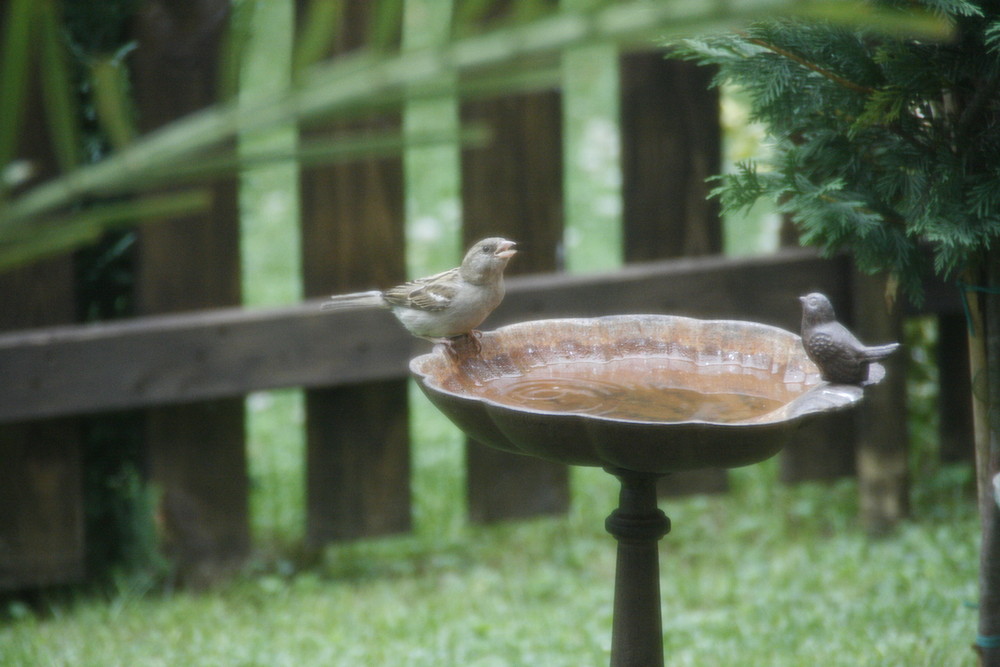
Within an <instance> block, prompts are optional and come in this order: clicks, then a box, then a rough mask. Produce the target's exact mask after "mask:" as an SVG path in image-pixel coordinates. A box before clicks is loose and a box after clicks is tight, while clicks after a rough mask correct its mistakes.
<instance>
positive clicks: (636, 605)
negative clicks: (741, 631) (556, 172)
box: [410, 315, 863, 667]
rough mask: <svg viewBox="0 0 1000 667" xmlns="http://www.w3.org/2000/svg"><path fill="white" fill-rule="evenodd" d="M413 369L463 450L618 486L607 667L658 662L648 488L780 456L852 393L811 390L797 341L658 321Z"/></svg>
mask: <svg viewBox="0 0 1000 667" xmlns="http://www.w3.org/2000/svg"><path fill="white" fill-rule="evenodd" d="M476 347H477V346H473V345H469V346H463V347H461V348H455V349H454V350H453V351H451V352H447V351H445V350H443V349H440V348H439V349H436V350H435V351H434V352H432V353H430V354H425V355H422V356H420V357H417V358H415V359H413V360H412V361H411V362H410V370H411V371H412V372H413V374H414V375H415V376H416V377H417V379H418V381H419V384H420V387H421V388H422V389H423V391H424V393H425V394H426V395H427V396H428V398H430V400H431V401H432V402H433V403H434V404H435V405H436V406H437V407H438V408H439V409H440V410H441V411H442V412H443V413H444V414H445V415H446V416H447V417H448V418H449V419H451V420H452V421H453V422H454V423H455V424H456V425H457V426H458V427H459V428H461V429H462V430H463V431H465V433H466V434H468V435H469V436H470V437H471V438H473V439H474V440H478V441H479V442H481V443H483V444H485V445H489V446H490V447H494V448H497V449H501V450H504V451H508V452H513V453H518V454H526V455H529V456H537V457H539V458H543V459H547V460H550V461H556V462H560V463H566V464H570V465H583V466H599V467H603V468H604V469H605V470H607V471H608V472H609V473H611V474H613V475H615V476H616V477H617V478H618V479H619V480H620V482H621V495H620V498H619V505H618V508H617V509H615V510H614V511H613V512H612V513H611V515H610V516H609V517H608V519H607V522H606V527H607V529H608V532H610V533H611V534H612V535H613V536H614V537H615V539H616V540H617V541H618V565H617V572H616V577H615V600H614V621H613V629H612V642H611V665H612V667H625V666H642V667H649V666H655V665H662V664H663V631H662V623H661V618H660V577H659V560H658V547H657V543H658V541H659V539H660V538H661V537H663V536H664V535H665V534H666V533H667V532H668V531H669V530H670V520H669V519H668V518H667V516H666V515H665V514H664V513H663V512H662V511H661V510H660V509H659V508H658V507H657V499H656V481H657V480H658V479H659V478H660V477H661V476H663V475H666V474H669V473H671V472H680V471H684V470H696V469H699V468H733V467H737V466H743V465H748V464H751V463H756V462H759V461H763V460H764V459H767V458H769V457H771V456H773V455H774V454H776V453H777V452H778V451H779V450H780V449H781V447H782V446H783V445H784V443H785V442H786V440H787V439H788V438H789V437H790V436H791V435H792V433H793V432H794V431H795V429H796V428H797V427H798V426H799V425H800V424H801V423H802V422H803V421H804V420H806V419H808V418H810V417H812V416H816V415H820V414H823V413H826V412H831V411H835V410H841V409H845V408H848V407H850V406H852V405H854V404H856V403H857V402H858V401H860V400H861V398H862V396H863V392H862V389H861V388H860V387H856V386H852V385H831V384H829V383H826V382H823V381H821V380H820V377H819V372H818V370H817V368H816V366H815V365H814V364H813V363H812V362H811V361H809V359H808V357H806V354H805V351H804V350H803V348H802V344H801V341H800V339H799V337H798V336H797V335H795V334H792V333H790V332H788V331H785V330H783V329H778V328H775V327H771V326H766V325H763V324H756V323H753V322H739V321H732V320H714V321H712V320H696V319H690V318H685V317H672V316H665V315H618V316H611V317H601V318H595V319H563V320H538V321H533V322H524V323H521V324H514V325H511V326H506V327H501V328H500V329H497V330H496V331H492V332H486V333H483V334H482V336H481V338H480V339H479V346H478V348H479V349H478V350H477V349H476Z"/></svg>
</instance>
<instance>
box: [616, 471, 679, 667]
mask: <svg viewBox="0 0 1000 667" xmlns="http://www.w3.org/2000/svg"><path fill="white" fill-rule="evenodd" d="M608 472H610V473H611V474H613V475H615V476H616V477H618V479H619V480H621V484H622V489H621V496H620V498H619V503H618V509H616V510H615V511H614V512H612V513H611V515H610V516H609V517H608V518H607V521H606V522H605V527H606V528H607V530H608V532H609V533H611V534H612V535H613V536H614V537H615V539H617V540H618V565H617V570H616V573H615V608H614V623H613V627H612V634H611V667H657V666H659V667H662V665H663V624H662V620H661V617H660V562H659V552H658V546H657V542H658V541H659V539H660V538H661V537H663V536H664V535H666V534H667V533H668V532H669V531H670V519H668V518H667V516H666V515H665V514H664V513H663V512H662V511H660V509H659V508H658V507H657V506H656V480H657V479H658V478H659V477H660V476H659V475H651V474H644V473H636V472H630V471H627V470H608Z"/></svg>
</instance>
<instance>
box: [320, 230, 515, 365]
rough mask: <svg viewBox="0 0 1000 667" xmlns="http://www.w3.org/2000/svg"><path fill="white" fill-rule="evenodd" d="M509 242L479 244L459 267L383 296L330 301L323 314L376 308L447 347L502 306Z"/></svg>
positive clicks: (344, 296) (510, 254) (378, 293)
mask: <svg viewBox="0 0 1000 667" xmlns="http://www.w3.org/2000/svg"><path fill="white" fill-rule="evenodd" d="M514 245H515V244H514V242H513V241H507V240H506V239H502V238H498V237H494V238H488V239H483V240H482V241H479V242H478V243H476V244H475V245H474V246H472V248H470V249H469V252H467V253H465V259H463V260H462V265H461V266H458V267H456V268H454V269H449V270H447V271H444V272H442V273H438V274H436V275H433V276H428V277H426V278H418V279H416V280H413V281H410V282H408V283H403V284H402V285H398V286H396V287H393V288H390V289H387V290H385V291H384V292H382V291H379V290H373V291H370V292H358V293H355V294H342V295H339V296H333V297H331V298H330V300H329V301H326V302H324V303H323V305H322V306H320V308H321V309H323V310H340V309H345V308H364V307H372V306H374V307H379V308H388V309H390V310H392V313H393V315H395V316H396V319H398V320H399V321H400V322H401V323H402V324H403V326H404V327H406V330H407V331H409V332H410V333H411V334H413V335H414V336H417V337H418V338H423V339H425V340H429V341H431V342H432V343H445V344H446V345H448V346H449V348H450V347H451V344H452V342H453V339H455V338H457V337H459V336H467V335H474V334H475V333H476V332H475V331H474V330H475V328H476V327H477V326H479V325H480V324H481V323H482V321H483V320H485V319H486V317H487V316H488V315H489V314H490V313H491V312H493V309H494V308H496V307H497V306H498V305H500V302H501V301H502V300H503V295H504V286H503V270H504V268H505V267H506V266H507V262H508V261H509V260H510V258H511V257H513V256H514V254H515V253H516V252H517V250H515V249H514Z"/></svg>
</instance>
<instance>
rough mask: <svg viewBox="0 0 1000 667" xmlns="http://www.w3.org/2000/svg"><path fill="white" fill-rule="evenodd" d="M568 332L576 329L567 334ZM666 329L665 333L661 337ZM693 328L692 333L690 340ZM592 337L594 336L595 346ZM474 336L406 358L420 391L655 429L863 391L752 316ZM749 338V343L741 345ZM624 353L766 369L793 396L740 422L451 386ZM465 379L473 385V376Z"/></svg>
mask: <svg viewBox="0 0 1000 667" xmlns="http://www.w3.org/2000/svg"><path fill="white" fill-rule="evenodd" d="M570 332H573V333H575V334H577V335H575V336H571V335H568V334H569V333H570ZM665 333H666V334H668V335H664V334H665ZM692 333H694V334H695V336H694V337H693V338H690V335H691V334H692ZM580 334H588V335H580ZM669 334H673V335H669ZM680 334H687V335H688V336H689V337H688V338H685V339H683V340H679V338H680ZM668 336H669V338H670V339H668ZM595 339H599V340H600V341H601V342H598V343H596V344H595V343H594V342H593V341H594V340H595ZM588 341H590V344H588ZM606 341H616V342H617V346H616V347H614V348H613V349H611V348H612V346H611V345H609V344H608V343H607V342H606ZM479 342H480V352H479V354H476V353H475V350H473V349H471V346H470V347H467V348H463V350H462V351H460V352H458V353H457V354H449V353H446V352H445V351H444V350H443V349H441V348H440V347H439V348H436V349H435V350H434V351H432V352H430V353H428V354H424V355H421V356H418V357H415V358H414V359H412V360H411V361H410V370H411V372H412V373H413V374H414V375H415V376H417V378H418V379H419V380H420V381H421V384H423V385H424V386H425V387H426V389H429V390H431V391H434V392H439V393H442V394H447V395H450V396H453V397H455V398H457V399H460V400H467V401H475V402H480V403H483V404H486V405H490V406H492V407H495V408H499V409H501V410H510V411H515V412H521V413H527V414H539V415H553V416H560V417H565V416H570V415H571V416H574V417H579V418H581V419H584V420H594V421H599V422H618V423H623V424H635V425H647V426H652V427H662V428H671V427H678V426H681V425H698V424H701V425H707V426H717V427H723V428H730V427H740V426H751V425H774V424H779V423H781V422H789V421H795V420H798V419H800V418H803V417H806V416H808V415H811V414H817V413H824V412H830V411H834V410H841V409H846V408H849V407H852V406H853V405H854V404H856V403H857V402H859V401H860V400H861V398H862V397H863V390H862V389H861V388H860V387H857V386H853V385H835V384H830V383H828V382H825V381H823V380H821V379H820V376H819V370H818V369H817V368H816V366H815V364H813V362H812V361H811V360H809V358H808V357H807V356H806V353H805V350H804V348H803V347H802V340H801V338H800V337H799V336H798V335H796V334H794V333H792V332H790V331H786V330H785V329H781V328H779V327H774V326H770V325H767V324H761V323H758V322H748V321H743V320H702V319H696V318H690V317H681V316H676V315H609V316H605V317H595V318H563V319H547V320H531V321H527V322H521V323H518V324H511V325H507V326H504V327H500V328H498V329H496V330H494V331H489V332H482V334H481V337H480V339H479ZM748 343H752V344H753V345H756V347H752V348H751V349H748ZM515 349H516V350H518V357H517V359H516V360H515V357H514V356H513V355H512V354H511V353H510V352H509V351H508V350H515ZM628 357H653V358H665V359H670V360H673V359H676V360H677V361H681V362H689V363H693V364H694V365H695V366H696V367H698V368H707V367H712V366H716V367H720V368H721V367H726V368H729V369H730V370H732V369H734V368H735V367H739V368H743V369H744V371H743V372H745V373H751V372H756V373H757V374H758V375H760V374H768V373H770V375H771V376H774V375H776V374H778V373H781V374H782V375H783V377H782V380H781V382H782V384H783V385H784V387H785V389H786V390H787V391H788V393H789V394H792V395H793V397H792V398H791V400H788V401H787V402H783V404H782V405H781V406H780V407H778V408H776V409H774V410H772V411H770V412H767V413H764V414H761V415H757V416H755V417H752V418H749V419H745V420H737V421H712V420H705V419H686V420H679V421H662V420H643V419H631V418H628V419H626V418H620V417H614V416H607V415H599V414H590V413H587V412H571V411H563V410H545V409H537V408H529V407H525V406H522V405H517V406H515V405H511V404H510V403H507V402H504V401H498V400H494V399H491V398H488V397H486V396H482V395H479V394H476V393H475V392H474V391H460V390H458V389H457V387H462V388H465V387H467V386H468V382H465V383H464V386H463V380H460V379H458V378H460V377H465V378H470V377H479V378H485V379H486V380H488V379H492V378H496V377H501V376H505V377H509V376H510V375H513V374H517V373H520V372H522V371H523V370H524V369H525V368H534V367H537V366H542V365H545V364H546V363H549V362H553V361H555V362H563V361H574V362H575V361H591V362H603V361H610V360H614V359H624V358H628ZM734 374H736V375H739V374H740V373H738V372H737V373H734ZM471 382H472V384H475V382H476V380H475V379H473V380H471Z"/></svg>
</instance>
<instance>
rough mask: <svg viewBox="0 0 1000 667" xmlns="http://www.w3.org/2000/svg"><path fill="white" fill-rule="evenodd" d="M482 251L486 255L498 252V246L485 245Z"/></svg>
mask: <svg viewBox="0 0 1000 667" xmlns="http://www.w3.org/2000/svg"><path fill="white" fill-rule="evenodd" d="M480 252H482V253H483V254H484V255H492V254H493V253H494V252H496V247H495V246H493V245H484V246H483V249H482V250H481V251H480Z"/></svg>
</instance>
